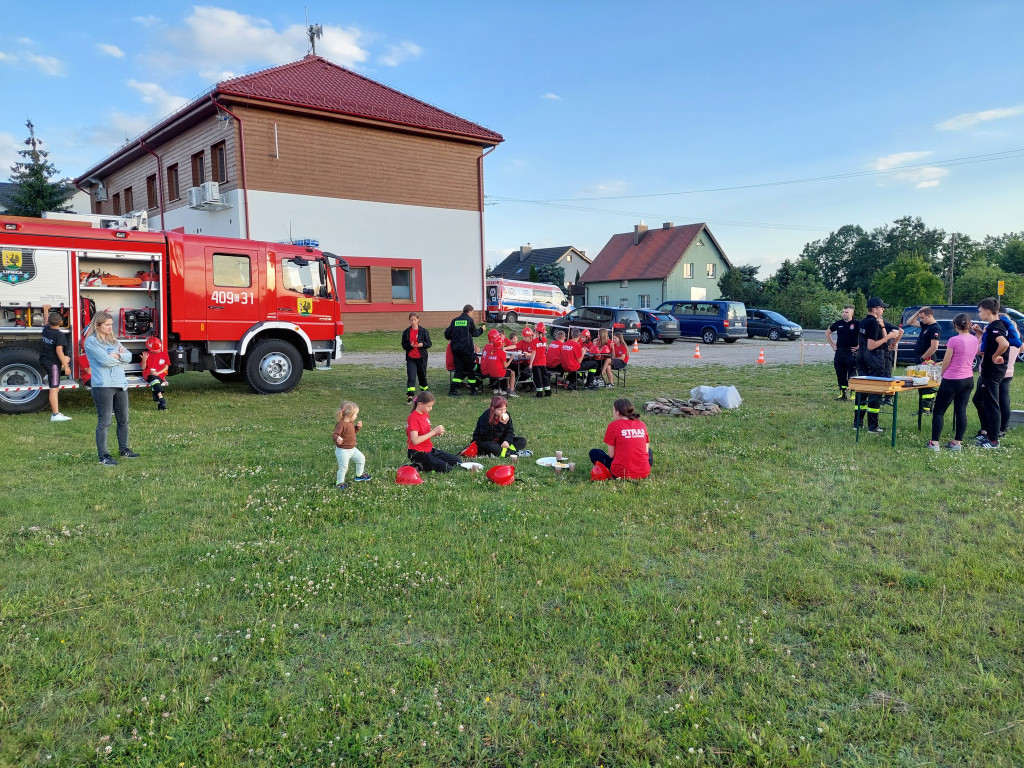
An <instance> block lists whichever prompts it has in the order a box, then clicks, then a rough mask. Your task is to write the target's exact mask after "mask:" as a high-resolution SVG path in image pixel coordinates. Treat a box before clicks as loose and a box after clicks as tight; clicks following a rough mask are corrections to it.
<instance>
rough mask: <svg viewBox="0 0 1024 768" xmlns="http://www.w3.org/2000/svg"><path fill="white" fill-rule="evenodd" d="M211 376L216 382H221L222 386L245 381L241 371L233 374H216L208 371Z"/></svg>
mask: <svg viewBox="0 0 1024 768" xmlns="http://www.w3.org/2000/svg"><path fill="white" fill-rule="evenodd" d="M210 373H211V374H213V378H215V379H216V380H217V381H220V382H223V383H224V384H236V383H238V382H239V381H245V374H244V373H243V372H242V371H235V372H234V373H218V372H217V371H210Z"/></svg>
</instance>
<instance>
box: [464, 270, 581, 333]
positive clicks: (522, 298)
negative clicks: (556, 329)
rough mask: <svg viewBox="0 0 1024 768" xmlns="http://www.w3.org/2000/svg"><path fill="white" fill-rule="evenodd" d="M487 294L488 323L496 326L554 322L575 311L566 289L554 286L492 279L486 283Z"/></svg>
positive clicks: (488, 279)
mask: <svg viewBox="0 0 1024 768" xmlns="http://www.w3.org/2000/svg"><path fill="white" fill-rule="evenodd" d="M484 287H485V288H486V293H487V319H488V320H489V321H491V322H496V323H518V322H521V321H533V322H536V321H537V320H551V319H554V318H558V317H562V316H564V315H566V314H567V313H568V312H570V311H571V310H572V304H570V303H569V300H568V299H567V298H566V297H565V294H564V293H562V289H561V288H559V287H558V286H556V285H551V283H529V282H526V281H523V280H506V279H504V278H500V277H489V278H487V279H486V280H485V281H484Z"/></svg>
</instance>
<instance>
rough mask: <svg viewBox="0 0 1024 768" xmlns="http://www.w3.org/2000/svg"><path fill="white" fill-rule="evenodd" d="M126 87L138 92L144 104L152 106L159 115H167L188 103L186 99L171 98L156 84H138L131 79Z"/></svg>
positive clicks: (180, 97) (179, 97)
mask: <svg viewBox="0 0 1024 768" xmlns="http://www.w3.org/2000/svg"><path fill="white" fill-rule="evenodd" d="M128 87H129V88H134V89H135V90H136V91H138V92H139V94H141V96H142V100H143V101H144V102H145V103H146V104H152V105H153V106H154V108H155V111H156V112H157V113H158V114H160V115H168V114H170V113H171V112H173V111H174V110H176V109H178V108H180V107H183V106H185V105H186V104H187V103H188V99H186V98H184V97H182V96H172V95H171V94H169V93H168V92H167V91H165V90H164V89H163V88H161V87H160V86H159V85H157V84H156V83H140V82H139V81H138V80H134V79H133V80H129V81H128Z"/></svg>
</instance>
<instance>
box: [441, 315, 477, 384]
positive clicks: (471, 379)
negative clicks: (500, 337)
mask: <svg viewBox="0 0 1024 768" xmlns="http://www.w3.org/2000/svg"><path fill="white" fill-rule="evenodd" d="M472 311H473V305H472V304H467V305H466V306H464V307H463V308H462V314H461V315H459V316H458V317H456V318H455V319H454V320H452V322H451V324H450V325H449V326H448V327H447V328H445V330H444V337H445V338H446V339H448V341H450V342H451V343H452V358H453V360H454V361H455V375H453V376H452V386H451V388H450V389H449V390H448V394H449V395H450V396H451V397H458V395H459V388H460V387H461V386H462V385H463V384H466V385H467V386H468V387H469V391H470V394H476V388H477V386H478V382H477V380H476V377H475V376H474V375H473V368H475V367H476V349H475V347H474V344H473V338H474V337H476V336H479V335H481V334H482V333H483V332H484V329H483V328H477V327H476V323H474V322H473V318H472V317H470V316H469V313H470V312H472Z"/></svg>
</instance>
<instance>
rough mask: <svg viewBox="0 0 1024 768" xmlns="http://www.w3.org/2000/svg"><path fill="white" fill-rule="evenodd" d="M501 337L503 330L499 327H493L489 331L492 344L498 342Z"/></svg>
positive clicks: (488, 335) (488, 337)
mask: <svg viewBox="0 0 1024 768" xmlns="http://www.w3.org/2000/svg"><path fill="white" fill-rule="evenodd" d="M500 339H501V331H499V330H498V329H497V328H491V330H489V331H488V332H487V340H488V341H489V342H491V344H496V343H497V342H498V341H499V340H500Z"/></svg>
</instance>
